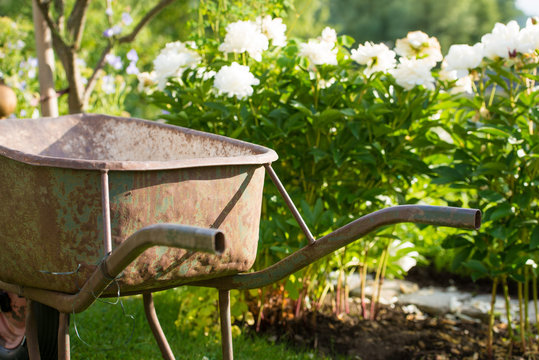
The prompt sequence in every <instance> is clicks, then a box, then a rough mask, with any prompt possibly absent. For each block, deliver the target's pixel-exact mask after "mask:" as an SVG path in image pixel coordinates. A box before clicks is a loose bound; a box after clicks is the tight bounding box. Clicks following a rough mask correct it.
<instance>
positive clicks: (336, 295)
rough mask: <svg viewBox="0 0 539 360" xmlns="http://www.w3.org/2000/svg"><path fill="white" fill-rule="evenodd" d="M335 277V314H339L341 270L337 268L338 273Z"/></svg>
mask: <svg viewBox="0 0 539 360" xmlns="http://www.w3.org/2000/svg"><path fill="white" fill-rule="evenodd" d="M338 276H339V277H338V279H337V291H336V294H335V315H337V316H338V315H339V314H340V313H341V296H342V294H341V289H342V270H341V269H339V275H338Z"/></svg>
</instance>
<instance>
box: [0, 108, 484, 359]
mask: <svg viewBox="0 0 539 360" xmlns="http://www.w3.org/2000/svg"><path fill="white" fill-rule="evenodd" d="M275 160H277V154H276V153H275V152H274V151H273V150H270V149H267V148H264V147H262V146H258V145H254V144H250V143H246V142H242V141H238V140H234V139H229V138H226V137H222V136H217V135H213V134H207V133H203V132H199V131H194V130H190V129H185V128H180V127H176V126H171V125H165V124H159V123H155V122H149V121H144V120H139V119H130V118H119V117H112V116H105V115H71V116H62V117H59V118H42V119H23V120H17V119H10V120H4V121H2V122H0V189H2V190H1V191H0V203H1V204H2V206H1V207H0V244H1V249H2V250H1V251H0V289H2V290H4V291H6V292H9V293H10V295H11V296H12V298H13V297H14V296H15V294H16V295H18V296H19V297H24V298H26V299H28V300H29V301H31V302H33V303H34V304H36V303H39V304H44V305H46V306H48V307H51V308H53V309H56V310H57V311H58V314H59V320H58V321H59V326H58V347H57V349H56V347H55V344H54V347H55V351H56V350H57V351H58V357H59V358H61V359H65V358H69V335H68V334H69V332H68V328H69V316H68V315H69V314H71V313H78V312H81V311H83V310H85V309H86V308H87V307H88V306H90V305H91V304H92V303H93V302H94V301H95V300H96V299H97V298H98V297H100V296H102V297H107V296H116V295H117V294H118V293H120V294H121V295H122V296H123V295H130V294H143V299H144V305H145V311H146V315H147V318H148V322H149V323H150V327H151V329H152V331H153V333H154V335H155V338H156V340H157V343H158V345H159V348H160V350H161V353H162V355H163V357H164V358H166V359H172V358H174V357H173V354H172V352H171V350H170V347H169V346H168V343H167V341H166V339H165V337H164V335H163V332H162V331H161V328H160V325H159V323H158V321H157V317H156V315H155V309H154V307H153V300H152V292H155V291H159V290H163V289H167V288H172V287H177V286H180V285H184V284H189V285H195V286H207V287H214V288H216V289H218V291H219V310H220V317H221V332H222V347H223V358H224V359H232V358H233V352H232V337H231V324H230V306H229V299H230V290H231V289H250V288H259V287H262V286H265V285H268V284H271V283H273V282H275V281H278V280H280V279H282V278H284V277H286V276H287V275H289V274H292V273H294V272H296V271H298V270H300V269H301V268H303V267H305V266H307V265H308V264H310V263H312V262H314V261H316V260H318V259H320V258H321V257H323V256H325V255H327V254H329V253H331V252H333V251H335V250H337V249H339V248H341V247H343V246H345V245H346V244H349V243H351V242H353V241H355V240H357V239H359V238H361V237H362V236H364V235H365V234H367V233H369V232H371V231H373V230H375V229H377V228H379V227H381V226H384V225H388V224H395V223H400V222H413V223H423V224H432V225H439V226H451V227H458V228H466V229H477V228H479V226H480V222H481V213H480V211H479V210H476V209H462V208H451V207H438V206H423V205H403V206H395V207H390V208H386V209H383V210H380V211H377V212H374V213H371V214H369V215H366V216H363V217H361V218H359V219H357V220H355V221H352V222H351V223H349V224H348V225H345V226H344V227H342V228H340V229H338V230H335V231H334V232H332V233H330V234H328V235H326V236H324V237H322V238H320V239H315V238H314V237H313V236H312V234H311V233H310V231H309V229H308V228H307V226H306V224H305V222H304V221H303V220H302V218H301V216H300V214H299V212H298V211H297V209H296V207H295V206H294V204H293V203H292V201H291V199H290V197H289V196H288V194H287V192H286V190H285V188H284V187H283V185H282V184H281V182H280V181H279V179H278V177H277V175H276V174H275V172H274V171H273V169H272V168H271V165H270V164H271V163H272V162H273V161H275ZM265 173H267V174H268V175H269V177H270V178H271V180H272V181H273V183H274V184H275V186H277V188H278V190H279V192H280V193H281V195H282V197H283V199H284V201H285V202H286V204H287V206H288V207H289V209H290V211H291V214H292V215H293V216H294V218H295V219H296V221H297V222H298V224H299V226H300V227H301V229H302V230H303V232H304V234H305V236H306V237H307V239H308V240H309V244H308V245H307V246H305V247H304V248H302V249H300V250H299V251H297V252H295V253H293V254H291V255H289V256H288V257H287V258H285V259H283V260H281V261H279V262H278V263H276V264H274V265H272V266H270V267H268V268H266V269H264V270H261V271H258V272H248V271H249V269H250V268H251V266H252V265H253V263H254V260H255V257H256V252H257V243H258V227H259V221H260V214H261V203H262V189H263V184H264V174H265ZM18 299H19V298H18ZM27 309H28V310H27V313H28V314H27V316H26V325H25V326H24V324H23V326H22V327H23V329H24V328H25V330H24V331H25V333H26V342H27V347H28V352H29V356H30V359H32V360H33V359H37V358H39V356H40V350H39V347H38V336H37V335H36V333H37V332H36V329H35V327H36V325H35V322H36V320H35V314H34V312H35V311H34V310H32V309H33V307H30V306H28V307H27ZM0 327H1V322H0ZM0 331H1V329H0ZM0 334H1V332H0ZM0 355H1V352H0Z"/></svg>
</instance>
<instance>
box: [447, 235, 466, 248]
mask: <svg viewBox="0 0 539 360" xmlns="http://www.w3.org/2000/svg"><path fill="white" fill-rule="evenodd" d="M466 245H468V246H470V245H472V243H471V242H470V240H468V239H466V238H465V237H463V236H460V235H453V236H449V237H447V238H446V239H445V240H444V241H443V243H442V247H443V248H444V249H453V248H458V247H461V246H466Z"/></svg>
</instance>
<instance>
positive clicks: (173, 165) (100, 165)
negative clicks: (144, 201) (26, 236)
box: [0, 114, 278, 171]
mask: <svg viewBox="0 0 539 360" xmlns="http://www.w3.org/2000/svg"><path fill="white" fill-rule="evenodd" d="M66 117H71V118H77V117H78V118H81V119H85V120H92V121H98V119H103V118H106V119H114V120H120V121H130V122H135V123H144V124H149V125H150V126H155V127H161V128H168V129H173V130H174V131H180V132H183V133H185V134H190V135H196V136H201V137H206V138H209V139H213V140H217V141H220V142H225V143H228V144H231V145H235V146H239V147H243V148H246V149H249V150H251V151H252V152H254V155H244V156H230V157H207V158H191V159H181V160H170V161H109V160H83V159H72V158H59V157H52V156H44V155H35V154H29V153H25V152H22V151H19V150H15V149H12V148H8V147H5V146H3V145H0V155H3V156H5V157H7V158H10V159H13V160H16V161H20V162H23V163H26V164H29V165H37V166H52V167H60V168H68V169H80V170H105V169H106V170H117V171H126V170H139V171H145V170H166V169H182V168H193V167H208V166H223V165H263V164H268V163H271V162H273V161H275V160H277V158H278V156H277V153H276V152H275V151H273V150H272V149H269V148H266V147H264V146H260V145H256V144H251V143H248V142H245V141H241V140H237V139H232V138H228V137H226V136H221V135H216V134H211V133H206V132H203V131H197V130H193V129H188V128H184V127H181V126H175V125H169V124H161V123H158V122H154V121H148V120H142V119H137V118H126V117H117V116H109V115H102V114H76V115H66V116H60V117H58V119H59V118H66ZM42 119H51V118H38V119H23V120H28V121H34V120H35V121H40V120H42ZM9 121H19V119H8V120H2V122H9Z"/></svg>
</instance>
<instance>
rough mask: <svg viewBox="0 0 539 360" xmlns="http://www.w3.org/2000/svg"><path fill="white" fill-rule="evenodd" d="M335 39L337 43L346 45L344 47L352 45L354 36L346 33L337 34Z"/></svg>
mask: <svg viewBox="0 0 539 360" xmlns="http://www.w3.org/2000/svg"><path fill="white" fill-rule="evenodd" d="M337 41H338V43H339V45H342V46H346V47H351V46H352V45H354V42H355V40H354V38H353V37H351V36H348V35H342V36H339V37H338V38H337Z"/></svg>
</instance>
